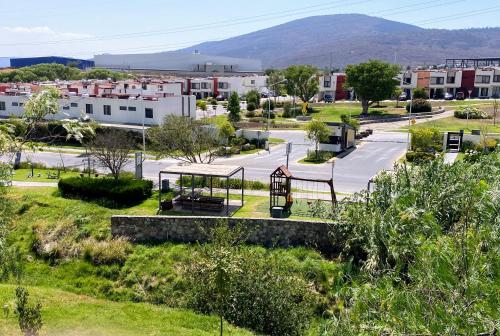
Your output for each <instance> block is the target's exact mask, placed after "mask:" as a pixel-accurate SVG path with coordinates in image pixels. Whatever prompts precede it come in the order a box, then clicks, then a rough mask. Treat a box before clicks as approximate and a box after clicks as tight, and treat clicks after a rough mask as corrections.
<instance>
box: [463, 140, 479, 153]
mask: <svg viewBox="0 0 500 336" xmlns="http://www.w3.org/2000/svg"><path fill="white" fill-rule="evenodd" d="M480 149H481V147H480V146H478V145H477V144H475V143H474V142H472V141H470V140H465V141H464V142H462V146H461V150H462V152H468V151H477V150H480Z"/></svg>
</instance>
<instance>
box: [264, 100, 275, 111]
mask: <svg viewBox="0 0 500 336" xmlns="http://www.w3.org/2000/svg"><path fill="white" fill-rule="evenodd" d="M269 106H271V111H274V107H275V105H274V100H272V99H270V98H269V99H267V100H266V101H265V102H263V103H262V111H264V113H265V112H266V111H268V110H269Z"/></svg>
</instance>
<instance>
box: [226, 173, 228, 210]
mask: <svg viewBox="0 0 500 336" xmlns="http://www.w3.org/2000/svg"><path fill="white" fill-rule="evenodd" d="M226 197H227V209H226V216H227V217H229V177H226Z"/></svg>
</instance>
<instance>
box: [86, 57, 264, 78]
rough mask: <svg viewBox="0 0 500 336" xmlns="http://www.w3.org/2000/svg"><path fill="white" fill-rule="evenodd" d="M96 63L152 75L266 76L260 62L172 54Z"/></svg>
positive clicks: (96, 58)
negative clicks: (154, 73) (157, 73)
mask: <svg viewBox="0 0 500 336" xmlns="http://www.w3.org/2000/svg"><path fill="white" fill-rule="evenodd" d="M94 62H95V66H96V67H98V68H106V69H112V70H127V71H142V72H144V71H149V72H161V73H172V74H176V75H187V76H201V77H206V76H214V75H216V74H220V75H243V74H261V73H262V72H263V70H262V62H261V61H260V60H255V59H247V58H234V57H225V56H210V55H202V54H199V53H193V54H188V53H181V52H171V51H170V52H160V53H152V54H123V55H111V54H102V55H95V56H94Z"/></svg>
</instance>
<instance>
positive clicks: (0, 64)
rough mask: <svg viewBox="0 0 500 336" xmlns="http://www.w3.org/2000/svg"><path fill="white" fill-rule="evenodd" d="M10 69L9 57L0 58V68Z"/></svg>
mask: <svg viewBox="0 0 500 336" xmlns="http://www.w3.org/2000/svg"><path fill="white" fill-rule="evenodd" d="M7 67H10V57H0V68H7Z"/></svg>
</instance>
